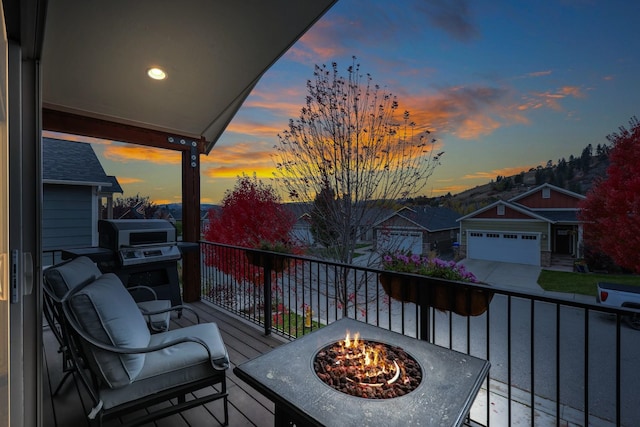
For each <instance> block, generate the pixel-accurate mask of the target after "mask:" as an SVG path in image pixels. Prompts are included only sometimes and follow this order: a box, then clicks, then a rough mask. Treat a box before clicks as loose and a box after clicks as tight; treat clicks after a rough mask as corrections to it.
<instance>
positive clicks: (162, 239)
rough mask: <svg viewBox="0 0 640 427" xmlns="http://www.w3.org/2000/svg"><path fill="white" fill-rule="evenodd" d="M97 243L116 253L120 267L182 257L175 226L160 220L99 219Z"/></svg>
mask: <svg viewBox="0 0 640 427" xmlns="http://www.w3.org/2000/svg"><path fill="white" fill-rule="evenodd" d="M98 235H99V245H100V247H101V248H105V249H109V250H112V251H114V252H116V253H117V254H118V261H119V262H120V265H121V266H122V267H129V266H132V265H140V264H149V263H152V262H161V261H174V260H178V259H180V258H181V256H182V255H181V254H180V249H178V245H177V240H176V228H175V227H174V226H173V225H172V224H171V223H170V222H169V221H165V220H162V219H147V220H139V219H102V220H100V221H98Z"/></svg>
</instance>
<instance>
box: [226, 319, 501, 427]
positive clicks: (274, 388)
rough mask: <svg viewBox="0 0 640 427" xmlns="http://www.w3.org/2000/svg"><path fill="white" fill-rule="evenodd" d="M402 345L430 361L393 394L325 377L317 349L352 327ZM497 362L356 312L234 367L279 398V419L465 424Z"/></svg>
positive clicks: (423, 360) (317, 422) (350, 423)
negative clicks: (412, 382) (361, 391)
mask: <svg viewBox="0 0 640 427" xmlns="http://www.w3.org/2000/svg"><path fill="white" fill-rule="evenodd" d="M347 331H349V332H350V333H351V334H354V333H356V332H359V333H360V337H361V338H362V339H365V340H369V341H378V342H382V343H386V344H390V345H395V346H399V347H402V348H403V349H404V350H405V351H406V352H407V353H409V354H410V355H411V356H412V357H413V358H415V359H416V360H417V361H418V363H419V364H420V366H421V368H422V381H421V383H420V385H419V386H418V387H417V388H416V389H415V390H413V391H412V392H410V393H408V394H406V395H404V396H400V397H395V398H392V399H366V398H361V397H355V396H350V395H348V394H345V393H341V392H340V391H337V390H335V389H333V388H331V387H329V386H328V385H327V384H325V383H324V382H323V381H322V380H320V378H318V376H317V375H316V372H315V370H314V367H313V361H314V359H315V356H316V354H317V353H318V351H320V350H321V349H322V348H324V347H326V346H327V345H329V344H332V343H335V342H337V341H340V340H344V338H345V335H346V332H347ZM489 366H490V365H489V362H487V361H486V360H482V359H479V358H476V357H473V356H469V355H466V354H463V353H459V352H457V351H454V350H449V349H446V348H443V347H438V346H435V345H433V344H430V343H428V342H426V341H420V340H417V339H415V338H410V337H407V336H404V335H401V334H398V333H395V332H391V331H388V330H386V329H382V328H378V327H376V326H372V325H368V324H366V323H363V322H359V321H356V320H353V319H341V320H338V321H336V322H333V323H331V324H330V325H328V326H325V327H323V328H320V329H318V330H316V331H314V332H312V333H310V334H308V335H305V336H304V337H302V338H298V339H296V340H295V341H292V342H290V343H287V344H283V345H281V346H279V347H277V348H275V349H274V350H271V351H270V352H268V353H265V354H263V355H261V356H259V357H256V358H255V359H253V360H250V361H247V362H245V363H243V364H241V365H239V366H237V367H235V368H234V373H235V374H236V375H237V376H238V377H239V378H240V379H242V380H243V381H245V382H246V383H247V384H249V385H250V386H252V387H253V388H255V389H256V390H257V391H259V392H260V393H261V394H263V395H264V396H265V397H267V398H268V399H270V400H271V401H273V402H274V403H275V406H276V420H275V425H276V426H279V425H289V421H293V422H295V423H297V425H315V426H380V425H385V426H412V425H413V426H418V425H419V426H460V425H462V423H463V421H464V419H465V417H466V416H467V414H468V413H469V410H470V409H471V405H472V403H473V401H474V399H475V397H476V395H477V394H478V391H479V390H480V386H481V385H482V382H483V381H484V380H485V378H486V377H487V374H488V372H489Z"/></svg>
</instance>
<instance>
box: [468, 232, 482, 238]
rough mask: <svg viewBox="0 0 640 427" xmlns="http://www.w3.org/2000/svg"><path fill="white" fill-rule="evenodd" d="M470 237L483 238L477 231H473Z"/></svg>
mask: <svg viewBox="0 0 640 427" xmlns="http://www.w3.org/2000/svg"><path fill="white" fill-rule="evenodd" d="M469 235H470V236H471V237H482V233H478V232H477V231H472V232H471V233H469Z"/></svg>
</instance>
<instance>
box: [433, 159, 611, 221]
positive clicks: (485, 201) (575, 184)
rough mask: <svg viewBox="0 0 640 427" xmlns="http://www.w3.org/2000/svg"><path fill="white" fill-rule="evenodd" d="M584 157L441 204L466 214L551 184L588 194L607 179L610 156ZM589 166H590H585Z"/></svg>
mask: <svg viewBox="0 0 640 427" xmlns="http://www.w3.org/2000/svg"><path fill="white" fill-rule="evenodd" d="M584 162H585V160H584V159H581V158H577V159H574V158H571V159H570V161H566V160H564V159H561V160H560V161H559V162H558V164H555V165H548V167H538V168H536V169H532V170H530V171H527V172H521V173H520V174H518V175H513V176H509V177H497V178H496V180H495V181H491V182H489V183H487V184H484V185H479V186H476V187H474V188H470V189H468V190H464V191H462V192H460V193H457V194H455V195H447V196H443V197H441V198H439V202H438V203H439V204H440V205H442V206H447V207H449V208H451V209H454V210H456V211H457V212H458V213H460V214H462V215H466V214H468V213H470V212H473V211H474V210H477V209H480V208H482V207H484V206H487V205H489V204H491V203H493V202H495V201H497V200H508V199H511V198H513V197H515V196H517V195H519V194H522V193H525V192H527V191H529V190H530V189H532V188H534V187H536V186H538V185H542V184H544V183H550V184H552V185H555V186H557V187H560V188H564V189H567V190H570V191H574V192H576V193H578V194H587V192H588V191H589V189H591V187H592V186H593V184H594V182H596V181H597V180H598V179H601V178H602V179H603V178H606V175H607V168H608V167H609V158H608V155H606V154H603V153H600V154H599V155H597V156H589V160H588V163H584ZM585 164H586V165H587V166H585Z"/></svg>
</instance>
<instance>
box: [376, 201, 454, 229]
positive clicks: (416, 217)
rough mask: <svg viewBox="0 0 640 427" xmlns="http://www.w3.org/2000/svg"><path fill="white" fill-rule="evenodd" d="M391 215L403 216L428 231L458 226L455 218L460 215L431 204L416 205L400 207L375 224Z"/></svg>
mask: <svg viewBox="0 0 640 427" xmlns="http://www.w3.org/2000/svg"><path fill="white" fill-rule="evenodd" d="M393 216H399V217H402V218H405V219H407V220H409V221H411V222H413V223H415V224H416V226H418V227H421V228H424V229H425V230H428V231H430V232H435V231H440V230H449V229H452V228H458V224H457V223H456V220H457V219H458V217H459V216H460V215H459V214H458V213H457V212H456V211H454V210H452V209H449V208H444V207H433V206H417V207H415V208H410V207H403V208H402V209H400V210H398V211H397V212H394V213H393V214H392V215H390V216H389V217H387V218H385V219H383V220H382V221H380V222H378V223H377V224H376V226H380V224H382V223H383V222H385V221H387V220H388V219H389V218H391V217H393Z"/></svg>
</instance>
